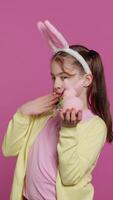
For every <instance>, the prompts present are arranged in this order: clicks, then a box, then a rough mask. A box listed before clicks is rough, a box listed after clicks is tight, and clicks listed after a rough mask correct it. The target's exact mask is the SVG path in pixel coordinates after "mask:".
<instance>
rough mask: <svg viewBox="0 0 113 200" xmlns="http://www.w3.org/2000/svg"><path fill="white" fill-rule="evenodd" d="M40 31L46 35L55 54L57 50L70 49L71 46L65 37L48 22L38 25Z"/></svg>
mask: <svg viewBox="0 0 113 200" xmlns="http://www.w3.org/2000/svg"><path fill="white" fill-rule="evenodd" d="M37 26H38V29H39V30H40V31H41V33H43V34H44V36H45V37H46V39H47V40H48V43H49V45H50V47H51V48H52V50H53V51H54V52H56V51H57V49H61V48H69V44H68V42H67V41H66V39H65V38H64V37H63V35H62V34H61V33H60V32H59V31H58V30H57V29H56V28H55V27H54V26H53V25H52V24H51V23H50V22H49V21H48V20H46V21H44V22H41V21H39V22H38V23H37Z"/></svg>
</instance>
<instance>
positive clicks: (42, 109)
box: [18, 94, 59, 115]
mask: <svg viewBox="0 0 113 200" xmlns="http://www.w3.org/2000/svg"><path fill="white" fill-rule="evenodd" d="M58 97H59V95H56V94H50V95H46V96H42V97H38V98H36V99H35V100H33V101H29V102H27V103H25V104H24V105H22V106H21V107H20V108H19V109H18V111H20V112H21V113H22V114H24V115H40V114H42V113H47V112H48V111H50V110H53V109H55V108H56V105H55V104H56V103H57V102H58V100H59V98H58Z"/></svg>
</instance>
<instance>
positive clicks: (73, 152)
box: [2, 111, 107, 200]
mask: <svg viewBox="0 0 113 200" xmlns="http://www.w3.org/2000/svg"><path fill="white" fill-rule="evenodd" d="M51 116H55V113H54V112H50V113H48V114H46V115H40V116H34V115H32V116H27V115H23V114H22V113H20V112H19V111H17V112H16V113H15V114H14V116H13V117H12V119H11V120H10V121H9V124H8V128H7V131H6V134H5V136H4V140H3V144H2V152H3V154H4V156H6V157H8V156H18V158H17V163H16V167H15V172H14V179H13V184H12V190H11V194H10V200H22V199H23V198H22V190H23V184H24V177H25V173H26V164H27V158H28V152H29V149H30V147H31V145H32V144H33V142H34V140H35V138H36V136H37V133H38V134H39V132H40V131H41V130H42V128H43V127H44V126H45V124H46V122H47V120H48V119H49V118H50V117H51ZM106 136H107V126H106V124H105V122H104V121H103V120H102V119H101V118H100V117H99V116H97V115H96V116H94V117H93V118H92V119H90V120H88V121H87V122H79V123H78V124H77V125H76V127H72V128H69V127H63V126H62V127H61V129H60V136H59V142H58V144H57V151H58V157H59V165H58V170H57V179H56V194H57V200H92V199H93V195H94V187H93V185H92V183H91V180H92V175H91V172H92V170H93V169H94V167H95V165H96V162H97V159H98V157H99V155H100V152H101V150H102V147H103V146H104V143H105V141H106Z"/></svg>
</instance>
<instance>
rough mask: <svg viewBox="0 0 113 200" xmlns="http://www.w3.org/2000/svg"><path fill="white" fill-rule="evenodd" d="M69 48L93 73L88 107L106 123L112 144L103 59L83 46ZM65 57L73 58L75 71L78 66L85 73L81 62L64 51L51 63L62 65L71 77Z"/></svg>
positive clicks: (108, 140)
mask: <svg viewBox="0 0 113 200" xmlns="http://www.w3.org/2000/svg"><path fill="white" fill-rule="evenodd" d="M69 48H71V49H73V50H75V51H77V52H79V53H80V54H81V55H82V56H83V58H84V59H85V61H86V62H87V63H88V65H89V67H90V69H91V71H92V75H93V81H92V83H91V85H90V86H89V87H88V90H87V102H88V106H89V107H90V108H91V110H92V112H93V113H95V114H97V115H99V116H100V117H101V118H102V119H103V120H104V121H105V123H106V126H107V142H108V143H112V141H113V132H112V118H111V113H110V104H109V100H108V97H107V91H106V83H105V77H104V68H103V64H102V60H101V57H100V55H99V53H97V52H96V51H94V50H89V49H88V48H86V47H84V46H82V45H71V46H69ZM65 57H66V58H71V61H73V62H72V66H73V69H74V65H76V66H77V67H78V69H79V70H80V73H81V74H84V73H85V71H84V69H83V67H82V65H81V64H80V63H79V61H78V60H76V58H74V57H73V56H71V55H69V54H68V53H65V52H63V51H59V52H57V53H56V54H54V55H53V56H52V58H51V62H52V61H53V60H54V61H56V62H58V63H60V64H61V65H60V66H61V68H62V70H63V71H64V72H66V73H68V74H69V75H72V72H73V70H69V68H67V69H66V67H64V65H63V64H64V60H65ZM69 71H70V73H69Z"/></svg>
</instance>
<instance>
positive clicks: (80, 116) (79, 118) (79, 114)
mask: <svg viewBox="0 0 113 200" xmlns="http://www.w3.org/2000/svg"><path fill="white" fill-rule="evenodd" d="M77 118H78V121H81V120H82V110H79V111H78V117H77Z"/></svg>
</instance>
